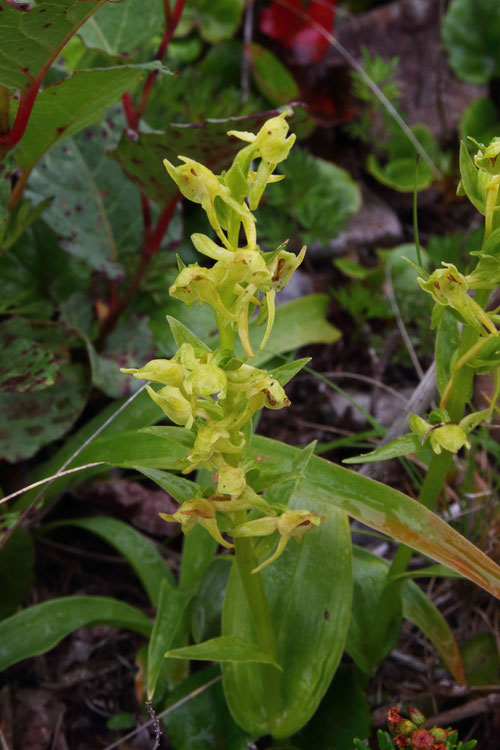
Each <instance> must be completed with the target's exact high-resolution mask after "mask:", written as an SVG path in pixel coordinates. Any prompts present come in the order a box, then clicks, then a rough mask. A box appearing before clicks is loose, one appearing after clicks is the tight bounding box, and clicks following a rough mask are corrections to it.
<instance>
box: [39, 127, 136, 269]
mask: <svg viewBox="0 0 500 750" xmlns="http://www.w3.org/2000/svg"><path fill="white" fill-rule="evenodd" d="M117 125H121V120H120V117H118V115H115V114H112V115H110V116H109V117H108V118H107V120H106V122H103V123H102V124H101V125H100V126H99V127H94V128H86V129H85V130H84V131H82V132H81V133H79V134H78V135H76V136H74V137H73V138H67V139H66V140H64V142H63V143H62V144H56V146H54V147H53V148H52V149H51V150H50V151H49V152H48V153H47V154H46V155H45V156H44V157H43V158H42V159H41V160H40V162H39V163H38V165H37V166H36V167H35V169H34V170H33V172H32V174H31V177H30V181H29V184H28V187H27V190H26V194H27V196H28V197H30V198H31V199H32V200H33V201H34V202H38V201H39V200H41V199H45V198H47V197H50V196H53V198H54V199H53V201H52V203H51V205H50V207H49V208H48V209H47V210H46V211H45V214H44V217H45V219H46V220H47V222H48V223H49V224H50V226H51V227H52V229H53V230H54V232H55V233H56V235H57V236H58V240H59V243H60V245H61V247H62V248H63V250H65V251H66V252H67V253H69V254H70V255H72V256H74V257H76V258H79V259H81V260H83V261H84V262H85V263H86V264H87V265H88V266H90V267H91V268H92V269H94V270H97V271H100V272H103V273H105V274H107V275H108V276H109V277H110V278H115V279H116V278H120V277H122V276H123V274H124V271H123V267H122V265H121V261H122V260H125V259H126V256H127V255H129V254H134V255H135V254H136V253H137V250H138V248H140V247H141V243H142V240H143V236H142V234H143V228H142V218H141V208H140V201H139V196H138V194H137V190H136V189H135V188H134V186H133V185H131V184H130V182H129V181H128V180H126V179H124V177H123V174H122V172H121V170H120V169H119V168H118V166H117V165H116V164H114V163H113V162H112V161H110V160H109V159H108V158H107V156H106V148H107V147H108V145H109V143H110V142H111V141H112V139H113V128H115V127H116V126H117Z"/></svg>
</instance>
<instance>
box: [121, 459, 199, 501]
mask: <svg viewBox="0 0 500 750" xmlns="http://www.w3.org/2000/svg"><path fill="white" fill-rule="evenodd" d="M134 469H137V471H140V472H141V474H144V476H145V477H148V479H151V480H152V481H153V482H156V484H159V485H160V487H161V488H162V489H163V490H165V492H168V494H169V495H172V497H173V498H174V500H177V502H178V503H184V502H186V500H192V499H193V498H194V497H196V495H198V494H199V493H200V491H201V487H200V486H199V485H198V484H196V482H191V480H189V479H184V477H181V476H179V475H178V474H170V473H169V472H167V471H160V470H159V469H147V468H145V467H144V466H134Z"/></svg>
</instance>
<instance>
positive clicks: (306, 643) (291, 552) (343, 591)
mask: <svg viewBox="0 0 500 750" xmlns="http://www.w3.org/2000/svg"><path fill="white" fill-rule="evenodd" d="M260 447H261V448H262V447H263V445H262V444H261V445H260ZM313 460H314V458H312V459H311V462H312V461H313ZM263 462H264V463H265V458H264V461H263ZM303 486H304V482H302V483H301V484H300V486H299V488H298V490H297V492H296V493H295V494H294V495H293V497H292V499H291V501H290V504H289V507H290V508H308V509H311V510H312V509H314V510H316V511H318V512H319V513H323V511H326V510H327V508H326V506H325V505H324V504H323V502H321V501H319V502H316V499H311V498H306V497H305V496H304V494H303V492H302V488H303ZM351 570H352V568H351V540H350V531H349V525H348V522H347V517H346V515H345V514H344V513H342V512H338V511H336V510H335V509H333V508H331V509H330V510H328V517H327V519H326V520H325V521H324V522H323V523H322V524H321V525H320V526H319V527H318V528H315V529H313V530H312V531H310V532H308V533H307V534H306V535H305V536H304V537H303V538H302V540H301V542H300V544H297V543H295V542H293V541H292V542H290V543H289V544H288V545H287V547H286V549H285V551H284V552H283V554H282V555H281V557H280V558H279V559H278V560H276V561H275V562H274V563H273V564H272V565H270V566H268V567H267V568H265V569H264V570H263V571H262V572H261V573H260V575H261V578H262V581H263V585H264V589H265V592H266V596H267V600H268V602H269V608H270V613H271V618H272V621H273V624H274V630H275V634H276V640H277V659H278V662H279V663H280V664H281V666H282V667H283V673H282V675H281V692H282V697H283V701H282V707H281V709H280V711H279V715H273V714H272V713H271V711H272V706H270V705H267V704H266V702H265V700H264V701H263V695H264V694H265V684H266V680H267V678H266V673H265V670H266V667H265V666H263V665H257V664H227V665H224V666H223V670H222V671H223V675H224V691H225V694H226V699H227V701H228V704H229V708H230V710H231V713H232V715H233V716H234V718H235V719H236V721H237V722H238V724H240V726H243V727H244V728H245V729H246V730H247V731H249V732H250V733H251V734H253V735H254V736H256V737H257V736H262V735H264V734H268V733H271V732H272V734H273V736H274V737H276V738H281V737H289V736H290V735H292V734H294V733H295V732H296V731H297V730H298V729H300V728H301V727H302V726H303V725H304V724H305V723H306V722H307V721H308V719H309V718H310V717H311V716H312V715H313V713H314V711H315V710H316V708H317V707H318V704H319V702H320V701H321V699H322V697H323V695H324V693H325V691H326V690H327V688H328V686H329V684H330V682H331V679H332V677H333V674H334V672H335V669H336V668H337V665H338V663H339V660H340V658H341V656H342V653H343V650H344V644H345V638H346V636H347V629H348V626H349V619H350V615H351V597H352V578H351ZM311 571H314V574H313V575H312V574H311ZM222 633H223V634H224V635H238V636H240V637H244V638H247V639H248V640H254V639H255V632H254V625H253V618H252V615H251V612H250V610H249V608H248V603H247V599H246V595H245V591H244V589H243V586H242V584H241V579H240V575H239V571H238V566H237V565H233V569H232V571H231V574H230V577H229V582H228V587H227V591H226V599H225V602H224V610H223V617H222Z"/></svg>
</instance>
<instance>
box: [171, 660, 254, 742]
mask: <svg viewBox="0 0 500 750" xmlns="http://www.w3.org/2000/svg"><path fill="white" fill-rule="evenodd" d="M217 679H218V680H219V681H218V682H216V683H215V684H213V685H211V687H209V688H208V689H205V690H203V692H201V693H199V692H198V691H199V690H200V689H203V687H204V686H205V685H207V684H209V683H210V682H211V681H213V680H217ZM197 692H198V694H197ZM183 699H185V700H183ZM177 703H180V705H176V704H177ZM174 706H175V710H171V711H169V712H168V713H167V715H166V716H164V717H163V723H164V725H165V727H166V730H167V734H168V739H169V742H170V743H171V745H172V747H173V748H174V750H214V748H217V750H248V744H247V740H250V739H251V738H250V737H249V736H248V734H247V733H246V732H244V731H243V729H241V728H240V727H239V726H238V725H237V724H236V722H235V721H234V720H233V718H232V717H231V715H230V713H229V711H228V708H227V704H226V701H225V699H224V693H223V692H222V686H221V684H220V669H219V667H217V666H211V667H207V668H205V669H200V670H199V671H198V672H195V673H194V674H192V675H190V676H189V677H188V678H187V679H186V680H184V682H182V683H181V684H180V685H179V686H178V687H177V688H176V689H175V690H173V691H172V692H171V693H169V695H168V698H167V700H166V703H165V708H173V707H174Z"/></svg>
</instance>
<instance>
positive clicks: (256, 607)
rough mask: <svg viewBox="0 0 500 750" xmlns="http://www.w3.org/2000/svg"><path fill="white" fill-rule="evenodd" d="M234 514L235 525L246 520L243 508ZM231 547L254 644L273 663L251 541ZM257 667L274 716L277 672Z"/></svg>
mask: <svg viewBox="0 0 500 750" xmlns="http://www.w3.org/2000/svg"><path fill="white" fill-rule="evenodd" d="M235 516H236V519H235V523H236V525H237V524H239V523H245V521H246V520H247V514H246V511H238V513H235ZM234 549H235V556H236V563H237V565H238V570H239V573H240V578H241V582H242V584H243V588H244V590H245V594H246V597H247V601H248V605H249V607H250V611H251V612H252V617H253V621H254V625H255V634H256V637H257V643H258V645H259V646H260V647H261V649H262V650H263V651H265V652H266V653H267V654H269V655H270V656H272V658H273V660H274V661H276V662H277V661H278V650H277V646H276V638H275V634H274V628H273V623H272V619H271V612H270V610H269V604H268V601H267V597H266V592H265V591H264V585H263V583H262V578H261V576H260V573H252V570H254V568H256V567H257V561H256V559H255V554H254V551H253V542H252V540H251V539H249V538H246V537H241V538H240V539H235V540H234ZM260 668H261V675H262V699H263V700H262V702H263V704H264V705H266V706H267V709H268V714H269V716H271V717H273V718H278V717H279V716H280V714H281V709H282V701H281V676H280V672H279V671H278V670H277V669H276V667H273V666H271V665H270V664H261V665H260Z"/></svg>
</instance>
